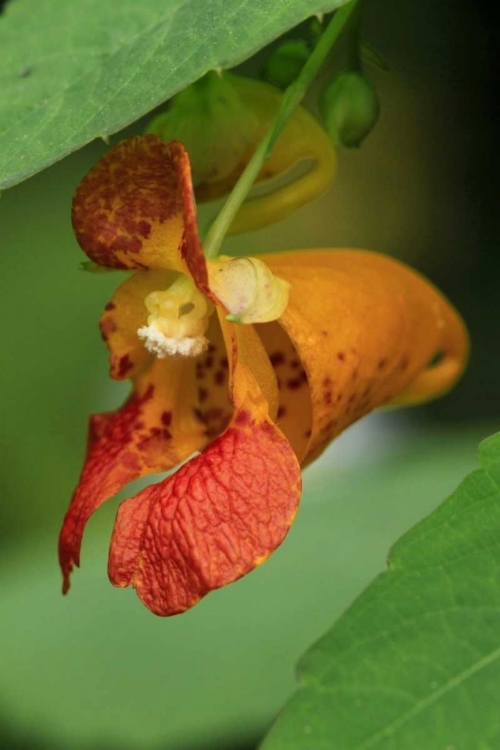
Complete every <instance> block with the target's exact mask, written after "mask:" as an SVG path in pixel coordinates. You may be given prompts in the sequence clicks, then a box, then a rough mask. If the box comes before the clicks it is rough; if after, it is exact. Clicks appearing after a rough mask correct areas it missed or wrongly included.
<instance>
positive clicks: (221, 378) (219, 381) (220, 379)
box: [214, 370, 226, 385]
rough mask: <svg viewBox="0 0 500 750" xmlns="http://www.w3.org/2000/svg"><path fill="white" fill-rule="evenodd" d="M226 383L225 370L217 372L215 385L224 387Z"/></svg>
mask: <svg viewBox="0 0 500 750" xmlns="http://www.w3.org/2000/svg"><path fill="white" fill-rule="evenodd" d="M225 381H226V373H225V372H224V370H217V372H216V373H215V374H214V383H215V385H224V383H225Z"/></svg>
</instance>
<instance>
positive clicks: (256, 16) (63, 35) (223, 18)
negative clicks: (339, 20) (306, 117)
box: [0, 0, 346, 187]
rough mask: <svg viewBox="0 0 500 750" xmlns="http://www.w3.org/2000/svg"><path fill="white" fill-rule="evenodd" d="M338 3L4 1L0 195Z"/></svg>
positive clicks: (289, 0)
mask: <svg viewBox="0 0 500 750" xmlns="http://www.w3.org/2000/svg"><path fill="white" fill-rule="evenodd" d="M345 1H346V0H280V1H279V2H277V0H141V1H140V2H137V0H120V2H113V0H79V2H68V0H43V2H39V0H11V2H10V3H8V4H7V6H6V9H5V12H4V15H3V16H0V49H1V50H2V72H1V73H0V187H9V186H10V185H14V184H16V183H17V182H20V181H21V180H23V179H25V178H26V177H29V176H31V175H32V174H34V173H35V172H38V171H40V170H41V169H43V168H44V167H47V166H48V165H50V164H52V163H53V162H55V161H57V160H58V159H61V158H62V157H63V156H65V155H66V154H69V153H70V152H72V151H75V150H76V149H78V148H80V147H81V146H83V145H85V144H86V143H88V142H89V141H91V140H93V139H94V138H98V137H101V136H108V135H109V134H111V133H115V132H116V131H118V130H120V129H121V128H123V127H125V126H126V125H128V124H130V123H131V122H134V120H137V119H138V118H139V117H141V116H142V115H144V114H146V113H147V112H149V111H150V110H151V109H153V108H154V107H156V106H158V105H159V104H161V103H162V102H164V101H166V100H167V99H169V98H170V97H171V96H172V95H173V94H174V93H175V92H177V91H179V90H180V89H182V88H184V87H185V86H187V85H189V84H190V83H192V82H193V81H195V80H196V79H197V78H199V77H200V76H202V75H204V74H205V73H206V72H207V71H209V70H213V69H214V68H228V67H232V66H234V65H237V64H238V63H240V62H242V61H243V60H245V59H246V58H248V57H249V56H250V55H252V54H253V53H254V52H256V51H257V50H259V49H260V48H261V47H263V46H264V45H265V44H268V43H269V42H271V41H272V40H273V39H275V38H276V37H278V36H279V35H280V34H283V33H284V32H285V31H287V30H288V29H290V28H292V27H293V26H295V25H297V24H299V23H300V22H301V21H303V20H304V19H305V18H307V17H308V16H310V15H312V14H314V13H322V12H327V11H331V10H334V9H335V8H337V7H339V6H340V5H342V4H343V3H344V2H345Z"/></svg>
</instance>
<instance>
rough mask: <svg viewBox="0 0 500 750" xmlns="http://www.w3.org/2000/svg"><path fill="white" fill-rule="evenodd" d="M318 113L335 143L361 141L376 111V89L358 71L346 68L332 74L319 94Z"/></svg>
mask: <svg viewBox="0 0 500 750" xmlns="http://www.w3.org/2000/svg"><path fill="white" fill-rule="evenodd" d="M320 107H321V113H322V115H323V119H324V121H325V124H326V129H327V130H328V133H329V135H330V137H331V139H332V140H333V142H334V143H335V144H341V145H343V146H347V147H349V148H352V147H357V146H360V145H361V142H362V141H363V140H364V139H365V138H366V136H367V135H368V133H369V132H370V131H371V129H372V128H373V126H374V125H375V123H376V122H377V119H378V115H379V102H378V97H377V92H376V91H375V88H374V87H373V85H372V84H371V83H370V81H369V80H368V79H367V78H365V76H364V75H363V74H362V73H358V72H355V71H346V72H344V73H340V74H339V75H338V76H336V77H335V78H334V79H333V81H331V83H330V84H329V85H328V86H327V87H326V89H325V90H324V91H323V93H322V96H321V103H320Z"/></svg>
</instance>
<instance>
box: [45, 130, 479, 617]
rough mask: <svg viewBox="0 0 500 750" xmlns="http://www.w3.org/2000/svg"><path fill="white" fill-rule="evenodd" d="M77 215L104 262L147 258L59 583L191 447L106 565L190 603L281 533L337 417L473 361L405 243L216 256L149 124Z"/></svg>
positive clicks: (92, 178)
mask: <svg viewBox="0 0 500 750" xmlns="http://www.w3.org/2000/svg"><path fill="white" fill-rule="evenodd" d="M73 224H74V229H75V233H76V236H77V239H78V241H79V243H80V245H81V247H82V248H83V250H84V251H85V252H86V253H87V255H88V256H89V257H90V258H91V260H92V261H94V262H95V263H97V264H100V265H102V266H105V267H108V268H118V269H130V270H131V271H134V273H133V274H132V275H130V277H129V278H128V279H127V280H126V281H124V282H123V283H122V284H121V285H120V286H119V287H118V289H117V290H116V292H115V295H114V296H113V298H112V300H111V301H110V302H109V304H108V305H107V306H106V308H105V311H104V313H103V316H102V318H101V331H102V335H103V337H104V340H105V341H106V343H107V346H108V348H109V351H110V362H111V376H112V377H113V378H115V379H117V380H123V379H130V380H131V383H132V392H131V395H130V397H129V398H128V399H127V401H126V402H125V404H124V405H123V406H122V407H121V408H120V409H118V410H116V411H113V412H108V413H105V414H97V415H94V416H93V417H91V419H90V427H89V440H88V451H87V456H86V460H85V465H84V467H83V471H82V475H81V478H80V482H79V484H78V487H77V489H76V491H75V493H74V496H73V498H72V501H71V504H70V507H69V510H68V512H67V514H66V517H65V519H64V524H63V528H62V531H61V536H60V542H59V556H60V563H61V567H62V572H63V576H64V591H67V590H68V588H69V577H70V573H71V571H72V569H73V566H74V565H79V558H80V546H81V540H82V535H83V531H84V528H85V525H86V523H87V521H88V519H89V517H90V516H91V514H92V513H93V512H94V511H95V510H96V509H97V508H98V507H99V506H100V505H101V504H102V503H103V502H104V501H105V500H107V499H108V498H109V497H111V496H113V495H114V494H116V493H117V492H118V491H119V490H120V489H121V488H122V487H123V486H124V485H126V484H127V483H128V482H131V481H132V480H135V479H137V478H138V477H140V476H144V475H147V474H151V473H155V472H165V471H168V470H170V469H173V468H174V467H175V466H177V465H179V464H181V463H183V462H186V460H187V459H189V460H188V461H187V462H186V463H184V464H183V465H182V466H181V467H180V468H179V469H178V470H177V471H176V472H175V473H174V474H171V475H170V476H168V477H167V478H166V479H164V480H163V481H161V482H159V483H157V484H152V485H150V486H148V487H146V488H145V489H143V490H142V491H141V492H139V493H138V494H137V495H136V496H135V497H131V498H130V499H128V500H125V501H124V502H123V503H122V504H121V506H120V508H119V510H118V514H117V518H116V521H115V527H114V530H113V534H112V538H111V547H110V554H109V567H108V573H109V577H110V580H111V582H112V583H113V584H114V585H115V586H121V587H123V586H129V585H130V584H132V585H133V586H134V587H135V589H136V591H137V593H138V595H139V597H140V599H141V600H142V601H143V602H144V604H145V605H146V606H147V607H148V608H149V609H150V610H151V611H153V612H155V613H156V614H158V615H173V614H176V613H178V612H182V611H184V610H186V609H188V608H189V607H192V606H193V605H194V604H196V602H197V601H199V599H200V598H201V597H203V596H204V595H205V594H207V593H208V592H209V591H211V590H212V589H216V588H219V587H220V586H224V585H225V584H227V583H230V582H231V581H234V580H236V579H237V578H240V577H241V576H243V575H245V574H246V573H248V572H250V571H251V570H252V569H253V568H255V567H256V566H257V565H259V564H260V563H261V562H263V561H264V560H265V559H266V558H267V557H268V556H269V555H270V554H271V552H273V550H275V549H276V547H278V545H279V544H281V542H282V541H283V539H284V537H285V535H286V533H287V531H288V529H289V528H290V525H291V523H292V521H293V519H294V516H295V514H296V512H297V506H298V503H299V498H300V492H301V467H304V466H306V465H307V464H309V463H310V462H311V461H313V460H314V459H315V458H317V456H319V455H320V453H321V452H322V451H323V450H324V449H325V447H326V446H327V445H328V444H329V443H330V442H331V440H333V438H334V437H335V436H336V435H338V434H339V433H340V432H342V431H343V430H344V429H345V428H346V427H348V426H349V425H350V424H352V423H353V422H355V421H356V420H358V419H360V418H361V417H362V416H364V415H365V414H367V413H368V412H370V411H371V410H372V409H374V408H376V407H379V406H382V405H388V404H412V403H416V402H419V401H423V400H426V399H429V398H432V397H434V396H437V395H439V394H441V393H443V392H445V391H446V390H447V389H449V388H450V387H451V386H452V385H453V383H454V382H455V381H456V379H457V377H458V376H459V374H460V372H461V371H462V369H463V366H464V362H465V358H466V353H467V338H466V333H465V330H464V326H463V323H462V322H461V320H460V318H459V316H458V315H457V313H456V312H455V310H454V309H453V308H452V307H451V306H450V304H449V303H448V302H447V301H446V299H444V298H443V296H442V295H441V294H440V293H439V292H438V291H437V290H436V289H435V288H434V287H433V286H432V285H431V284H430V283H429V282H427V281H426V280H425V279H423V278H422V277H421V276H419V275H418V274H417V273H415V272H414V271H411V270H410V269H408V268H407V267H405V266H404V265H402V264H401V263H399V262H397V261H395V260H392V259H389V258H386V257H383V256H381V255H377V254H375V253H371V252H365V251H362V250H308V251H296V252H289V253H284V254H280V255H266V256H261V257H260V258H228V257H222V258H219V259H217V260H207V259H206V258H205V256H204V254H203V251H202V248H201V245H200V241H199V238H198V234H197V227H196V212H195V204H194V197H193V190H192V184H191V174H190V165H189V159H188V156H187V153H186V151H185V149H184V147H183V146H182V145H181V144H180V143H178V142H172V143H169V144H165V143H164V142H162V141H160V140H159V139H158V138H157V137H156V136H154V135H148V136H143V137H134V138H131V139H128V140H126V141H123V142H122V143H120V144H119V145H118V146H116V147H115V148H113V149H112V150H111V151H109V152H108V154H107V155H106V156H105V157H104V158H103V159H102V160H101V161H100V162H99V163H98V164H97V165H96V166H95V167H94V168H93V169H92V170H91V171H90V173H89V174H88V175H87V176H86V177H85V178H84V180H83V181H82V183H81V184H80V186H79V188H78V190H77V192H76V195H75V199H74V207H73ZM436 355H439V357H440V359H439V361H438V363H437V364H435V359H436ZM193 454H194V456H193ZM190 457H191V458H190Z"/></svg>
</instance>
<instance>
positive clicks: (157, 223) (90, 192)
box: [72, 135, 208, 290]
mask: <svg viewBox="0 0 500 750" xmlns="http://www.w3.org/2000/svg"><path fill="white" fill-rule="evenodd" d="M72 218H73V228H74V230H75V234H76V238H77V240H78V242H79V243H80V246H81V247H82V249H83V250H84V252H85V253H87V255H88V256H89V258H91V259H92V260H93V261H94V262H96V263H99V264H100V265H103V266H108V267H111V268H136V269H165V270H173V271H181V272H183V273H187V274H188V275H191V276H192V277H193V278H194V280H195V282H196V283H197V284H198V285H199V287H200V289H203V290H206V289H207V285H208V276H207V269H206V265H205V258H204V256H203V252H202V249H201V245H200V241H199V239H198V231H197V226H196V207H195V203H194V196H193V190H192V185H191V169H190V165H189V157H188V155H187V152H186V150H185V148H184V146H183V145H182V144H181V143H179V142H177V141H173V142H172V143H168V144H167V143H163V142H162V141H161V140H160V139H159V138H157V137H156V136H154V135H145V136H134V137H133V138H128V139H127V140H125V141H122V142H121V143H119V144H118V145H117V146H115V148H113V149H111V150H110V151H108V153H107V154H106V155H105V156H104V157H103V158H102V159H101V160H100V161H99V162H98V163H97V164H96V165H95V166H94V167H93V168H92V169H91V170H90V172H89V173H88V174H87V176H86V177H84V179H83V180H82V182H81V183H80V185H79V186H78V188H77V191H76V193H75V197H74V199H73V215H72Z"/></svg>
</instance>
